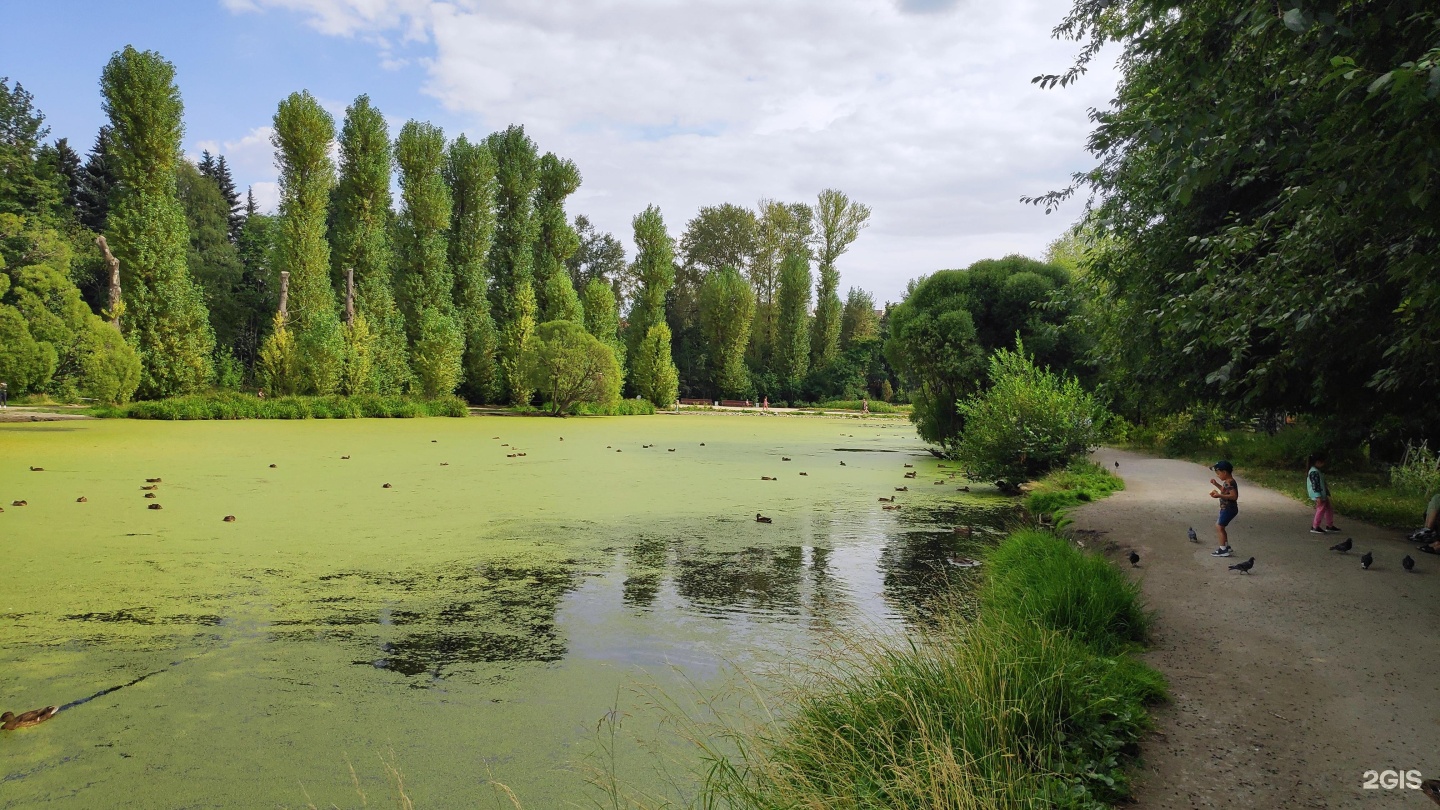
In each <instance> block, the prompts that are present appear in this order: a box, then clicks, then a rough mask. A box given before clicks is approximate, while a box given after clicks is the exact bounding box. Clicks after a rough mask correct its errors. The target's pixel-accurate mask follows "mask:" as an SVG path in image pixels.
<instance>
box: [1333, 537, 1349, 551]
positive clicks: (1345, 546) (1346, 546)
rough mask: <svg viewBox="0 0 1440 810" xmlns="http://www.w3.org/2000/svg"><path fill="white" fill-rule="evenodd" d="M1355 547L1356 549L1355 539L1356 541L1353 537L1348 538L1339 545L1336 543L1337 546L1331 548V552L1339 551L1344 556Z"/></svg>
mask: <svg viewBox="0 0 1440 810" xmlns="http://www.w3.org/2000/svg"><path fill="white" fill-rule="evenodd" d="M1354 547H1355V539H1354V538H1353V537H1347V538H1345V539H1344V540H1341V541H1340V542H1338V543H1336V544H1335V545H1333V546H1331V547H1330V550H1331V551H1338V552H1340V553H1341V554H1344V553H1345V552H1347V551H1349V550H1350V549H1352V548H1354Z"/></svg>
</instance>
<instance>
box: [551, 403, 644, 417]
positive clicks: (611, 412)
mask: <svg viewBox="0 0 1440 810" xmlns="http://www.w3.org/2000/svg"><path fill="white" fill-rule="evenodd" d="M654 413H655V405H654V404H653V403H651V402H650V400H648V399H622V400H620V401H619V402H617V403H616V404H615V405H613V406H605V405H597V404H595V403H593V402H577V403H575V404H574V405H572V406H570V415H571V416H651V415H654Z"/></svg>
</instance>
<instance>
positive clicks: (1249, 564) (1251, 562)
mask: <svg viewBox="0 0 1440 810" xmlns="http://www.w3.org/2000/svg"><path fill="white" fill-rule="evenodd" d="M1254 567H1255V558H1254V557H1251V558H1250V559H1248V560H1246V561H1245V562H1242V563H1235V564H1234V565H1232V566H1230V570H1231V571H1239V572H1240V573H1242V574H1248V573H1250V569H1251V568H1254Z"/></svg>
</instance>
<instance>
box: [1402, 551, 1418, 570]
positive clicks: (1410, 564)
mask: <svg viewBox="0 0 1440 810" xmlns="http://www.w3.org/2000/svg"><path fill="white" fill-rule="evenodd" d="M1400 565H1401V566H1402V567H1404V569H1405V570H1406V571H1414V570H1415V558H1414V557H1411V556H1410V555H1409V554H1406V555H1405V559H1403V560H1401V561H1400Z"/></svg>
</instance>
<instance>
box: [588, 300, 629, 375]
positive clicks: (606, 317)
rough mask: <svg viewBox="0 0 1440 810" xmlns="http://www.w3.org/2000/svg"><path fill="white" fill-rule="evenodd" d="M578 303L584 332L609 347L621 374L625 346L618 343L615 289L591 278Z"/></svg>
mask: <svg viewBox="0 0 1440 810" xmlns="http://www.w3.org/2000/svg"><path fill="white" fill-rule="evenodd" d="M580 303H581V306H582V308H583V309H584V311H585V330H586V331H587V332H589V333H590V334H592V335H594V336H595V337H596V338H597V339H598V340H599V341H600V342H601V343H604V344H605V345H606V346H609V347H610V351H612V352H614V353H615V361H616V362H617V363H619V364H620V366H621V371H622V372H623V371H624V365H625V344H623V343H621V342H620V310H619V307H618V306H617V304H616V302H615V288H614V287H612V286H611V285H610V284H609V283H607V282H606V281H605V279H604V278H601V277H598V276H597V277H595V278H592V279H590V282H589V283H588V284H586V285H585V290H584V292H583V293H582V294H581V296H580Z"/></svg>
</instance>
